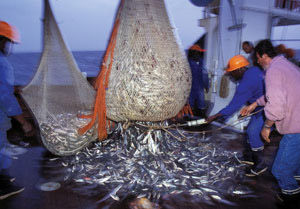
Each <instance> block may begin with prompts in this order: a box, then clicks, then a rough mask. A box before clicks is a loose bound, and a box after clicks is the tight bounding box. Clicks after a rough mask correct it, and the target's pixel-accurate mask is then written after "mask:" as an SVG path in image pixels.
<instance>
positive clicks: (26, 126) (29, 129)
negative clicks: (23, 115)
mask: <svg viewBox="0 0 300 209" xmlns="http://www.w3.org/2000/svg"><path fill="white" fill-rule="evenodd" d="M22 129H23V131H24V134H25V136H33V135H34V131H33V127H32V125H31V123H29V122H28V121H25V122H24V123H23V124H22Z"/></svg>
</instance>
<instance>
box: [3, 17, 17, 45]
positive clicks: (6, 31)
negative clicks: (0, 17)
mask: <svg viewBox="0 0 300 209" xmlns="http://www.w3.org/2000/svg"><path fill="white" fill-rule="evenodd" d="M0 36H4V37H6V38H8V39H9V40H11V41H12V42H16V43H19V42H20V36H19V33H18V31H17V29H16V28H15V27H14V26H12V25H10V24H8V23H7V22H4V21H0Z"/></svg>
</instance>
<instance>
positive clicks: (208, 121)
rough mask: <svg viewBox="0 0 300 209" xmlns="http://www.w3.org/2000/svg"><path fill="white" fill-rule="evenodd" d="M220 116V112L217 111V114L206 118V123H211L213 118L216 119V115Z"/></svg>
mask: <svg viewBox="0 0 300 209" xmlns="http://www.w3.org/2000/svg"><path fill="white" fill-rule="evenodd" d="M220 116H222V115H221V114H220V113H217V114H215V115H212V116H210V117H208V118H206V122H207V123H211V122H213V121H214V120H216V119H217V118H218V117H220Z"/></svg>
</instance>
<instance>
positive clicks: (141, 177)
mask: <svg viewBox="0 0 300 209" xmlns="http://www.w3.org/2000/svg"><path fill="white" fill-rule="evenodd" d="M165 123H166V122H165ZM165 123H164V124H161V125H162V126H166V125H167V124H165ZM152 124H153V123H150V122H143V123H135V124H134V125H132V126H129V127H125V128H126V129H125V128H124V125H123V126H122V124H121V123H119V124H118V125H117V128H116V129H115V130H114V132H113V133H111V134H110V135H109V137H108V139H107V140H105V141H102V142H97V143H95V144H94V145H93V146H91V147H90V148H85V149H84V150H82V151H81V152H78V153H77V154H76V155H75V156H69V157H65V158H62V160H63V161H62V165H63V166H64V167H66V169H67V170H68V174H67V176H66V177H65V180H66V181H67V180H72V181H73V180H74V181H76V182H78V183H79V184H80V186H81V187H84V186H87V187H89V185H90V188H91V189H92V188H94V189H95V187H96V188H97V189H96V190H97V191H100V190H101V193H99V202H104V201H112V199H114V200H116V201H119V200H120V199H122V198H124V197H125V196H127V195H129V194H131V195H132V194H133V195H135V196H136V197H138V198H141V197H146V198H148V199H149V200H151V201H152V202H154V203H158V201H159V199H160V198H161V197H162V196H164V195H169V194H174V195H175V194H179V193H189V194H190V195H197V196H199V197H201V198H203V200H204V201H206V202H208V203H209V204H213V202H215V201H217V202H220V203H224V204H227V205H235V203H234V202H230V201H228V200H226V197H225V196H227V195H249V194H251V193H252V191H251V190H250V189H249V188H248V187H246V186H242V185H240V184H237V182H239V181H240V180H241V179H242V178H243V176H244V171H243V170H244V169H245V167H244V165H242V164H239V163H238V161H237V159H236V155H237V154H240V153H235V152H230V151H226V150H225V149H224V148H223V147H222V146H220V144H218V143H217V142H216V141H215V140H214V139H213V138H212V137H211V136H207V137H205V136H204V135H203V134H195V133H187V132H186V133H185V132H184V130H176V129H168V130H166V129H165V130H159V129H152V128H147V126H149V127H150V126H151V125H152ZM222 140H224V139H222ZM103 192H104V194H106V195H103ZM100 194H102V196H100Z"/></svg>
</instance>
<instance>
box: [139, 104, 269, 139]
mask: <svg viewBox="0 0 300 209" xmlns="http://www.w3.org/2000/svg"><path fill="white" fill-rule="evenodd" d="M261 111H263V109H260V110H258V111H256V112H253V113H251V114H249V115H247V116H243V117H240V118H238V119H237V120H235V121H233V122H232V123H229V124H226V125H224V126H221V127H219V128H217V129H213V130H207V131H184V132H188V133H199V134H205V133H211V132H216V131H219V130H222V129H224V128H226V127H228V126H232V125H233V124H235V123H236V122H239V121H241V120H243V119H245V118H247V117H250V116H252V115H255V114H257V113H259V112H261ZM137 124H138V125H140V126H143V127H147V128H149V129H162V130H166V129H173V130H176V129H175V128H178V127H182V126H187V124H173V125H170V126H149V125H144V124H140V123H137ZM174 127H175V128H174Z"/></svg>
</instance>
